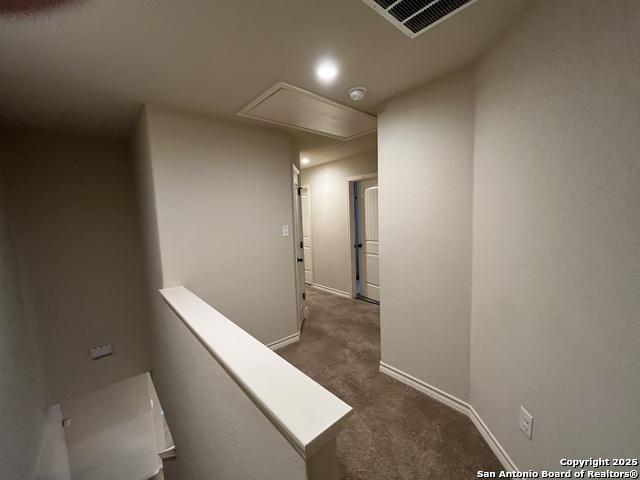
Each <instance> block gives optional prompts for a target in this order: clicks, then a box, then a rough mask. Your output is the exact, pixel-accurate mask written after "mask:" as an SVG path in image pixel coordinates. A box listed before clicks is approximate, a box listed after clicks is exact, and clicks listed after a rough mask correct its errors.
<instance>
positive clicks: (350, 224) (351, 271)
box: [344, 172, 378, 298]
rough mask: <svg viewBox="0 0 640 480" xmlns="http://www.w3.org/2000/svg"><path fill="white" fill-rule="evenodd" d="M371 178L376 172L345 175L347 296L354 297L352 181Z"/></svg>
mask: <svg viewBox="0 0 640 480" xmlns="http://www.w3.org/2000/svg"><path fill="white" fill-rule="evenodd" d="M373 178H378V172H373V173H365V174H364V175H354V176H351V177H345V179H344V181H345V188H346V192H347V193H346V195H347V205H346V211H347V232H348V234H349V242H348V243H347V254H348V256H349V298H356V273H355V270H356V267H355V265H356V255H355V249H354V248H353V243H354V240H353V239H354V236H355V233H354V223H355V221H354V219H353V215H354V212H353V195H352V193H353V186H352V183H353V182H361V181H363V180H371V179H373Z"/></svg>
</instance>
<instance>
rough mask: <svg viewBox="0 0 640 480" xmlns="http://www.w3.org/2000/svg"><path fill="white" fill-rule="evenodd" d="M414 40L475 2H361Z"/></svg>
mask: <svg viewBox="0 0 640 480" xmlns="http://www.w3.org/2000/svg"><path fill="white" fill-rule="evenodd" d="M362 1H363V2H364V3H366V4H367V5H369V6H370V7H371V8H373V9H374V10H375V11H377V12H378V13H379V14H380V15H382V16H383V17H384V18H386V19H387V20H388V21H389V22H391V23H392V24H393V25H395V26H396V27H397V28H399V29H400V30H402V31H403V32H404V33H405V34H406V35H407V36H409V37H411V38H415V37H417V36H418V35H420V34H422V33H424V32H426V31H427V30H429V29H430V28H432V27H435V26H436V25H437V24H439V23H440V22H443V21H444V20H446V19H447V18H449V17H451V16H452V15H455V14H456V13H458V12H460V11H461V10H463V9H464V8H466V7H468V6H469V5H471V4H472V3H474V2H476V1H477V0H362Z"/></svg>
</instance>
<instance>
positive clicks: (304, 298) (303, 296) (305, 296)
mask: <svg viewBox="0 0 640 480" xmlns="http://www.w3.org/2000/svg"><path fill="white" fill-rule="evenodd" d="M302 299H303V300H306V299H307V294H306V293H304V292H302Z"/></svg>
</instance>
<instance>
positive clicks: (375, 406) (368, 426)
mask: <svg viewBox="0 0 640 480" xmlns="http://www.w3.org/2000/svg"><path fill="white" fill-rule="evenodd" d="M307 296H308V299H309V310H310V314H309V317H308V319H307V320H306V323H305V327H304V331H303V334H302V338H301V340H300V342H298V343H296V344H293V345H290V346H288V347H286V348H283V349H282V350H280V351H279V352H278V353H280V355H281V356H282V357H284V358H285V359H286V360H288V361H289V362H291V363H292V364H293V365H295V366H296V367H298V368H299V369H300V370H302V371H303V372H304V373H306V374H307V375H309V376H310V377H311V378H313V379H314V380H315V381H317V382H318V383H320V384H321V385H323V386H324V387H325V388H327V389H329V390H330V391H331V392H333V393H334V394H336V395H337V396H338V397H340V398H341V399H342V400H344V401H345V402H347V403H349V404H350V405H352V406H353V408H354V413H353V415H352V416H351V417H350V418H349V419H348V420H347V422H346V426H345V428H344V430H343V431H342V432H341V433H340V434H339V435H338V440H337V442H338V447H337V450H338V468H339V473H340V478H342V479H344V480H356V479H357V480H360V479H362V480H364V479H367V480H374V479H380V480H383V479H384V480H390V479H438V480H446V479H455V480H464V479H471V478H476V475H475V472H476V471H478V470H499V469H500V468H501V466H500V464H499V462H498V460H497V459H496V457H495V456H494V454H493V452H491V450H490V448H489V447H488V446H487V445H486V444H485V442H484V441H483V439H482V437H481V436H480V434H479V433H478V431H477V430H476V429H475V427H474V426H473V425H472V423H471V421H470V420H469V419H468V418H467V417H465V416H464V415H462V414H460V413H458V412H456V411H454V410H452V409H450V408H449V407H446V406H444V405H442V404H440V403H439V402H437V401H435V400H432V399H430V398H429V397H427V396H425V395H423V394H422V393H419V392H417V391H415V390H413V389H412V388H410V387H408V386H406V385H403V384H402V383H400V382H398V381H396V380H394V379H392V378H390V377H388V376H386V375H384V374H382V373H380V372H379V370H378V365H379V361H380V317H379V306H378V305H373V304H371V303H366V302H362V301H357V300H349V299H346V298H342V297H339V296H336V295H331V294H329V293H325V292H322V291H319V290H316V289H313V288H309V289H307Z"/></svg>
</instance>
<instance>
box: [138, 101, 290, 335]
mask: <svg viewBox="0 0 640 480" xmlns="http://www.w3.org/2000/svg"><path fill="white" fill-rule="evenodd" d="M146 121H147V124H148V132H149V139H150V151H151V164H152V169H153V187H154V190H155V207H156V211H157V228H158V233H159V236H158V238H159V248H160V250H159V254H160V257H161V259H162V278H163V286H175V285H185V286H186V287H188V288H190V289H191V290H192V291H194V292H195V293H196V294H197V295H199V296H200V297H201V298H203V299H204V300H205V301H206V302H208V303H210V304H211V305H213V306H214V307H215V308H216V309H217V310H219V311H220V312H222V313H223V314H224V315H226V316H227V317H228V318H229V319H231V320H232V321H233V322H235V323H237V324H238V325H239V326H240V327H242V328H243V329H245V330H246V331H247V332H249V333H250V334H251V335H253V336H254V337H256V338H258V339H259V340H261V341H262V342H264V343H270V342H273V341H275V340H279V339H281V338H284V337H286V336H288V335H291V334H292V333H294V332H295V331H296V330H297V319H296V301H295V289H294V285H295V284H294V253H293V236H289V237H282V236H281V227H282V225H289V227H290V231H291V232H293V229H292V228H291V227H292V218H293V214H292V187H291V171H292V170H291V169H292V164H293V157H292V155H291V154H292V149H291V144H290V141H289V140H288V138H287V137H285V136H283V135H280V134H274V133H273V132H268V131H267V132H265V131H264V130H259V129H254V128H246V127H241V126H237V125H234V124H232V123H221V122H215V121H209V120H207V119H203V118H200V117H195V116H188V115H181V114H176V113H173V112H169V111H166V110H161V109H158V108H148V109H147V120H146Z"/></svg>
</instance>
